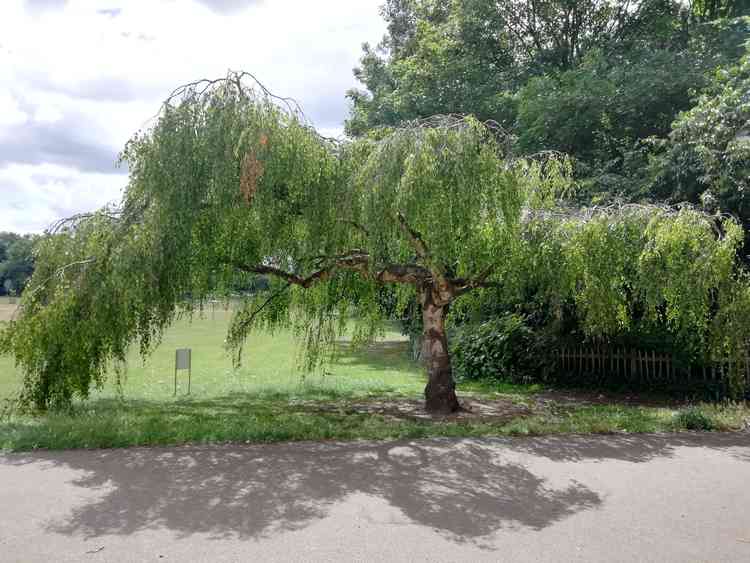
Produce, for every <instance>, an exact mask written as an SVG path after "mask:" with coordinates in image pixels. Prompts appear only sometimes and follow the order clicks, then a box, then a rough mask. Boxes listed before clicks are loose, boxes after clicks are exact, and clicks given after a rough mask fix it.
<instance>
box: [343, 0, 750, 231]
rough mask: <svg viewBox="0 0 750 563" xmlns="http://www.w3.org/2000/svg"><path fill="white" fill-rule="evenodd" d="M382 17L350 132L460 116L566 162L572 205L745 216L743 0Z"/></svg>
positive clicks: (434, 5)
mask: <svg viewBox="0 0 750 563" xmlns="http://www.w3.org/2000/svg"><path fill="white" fill-rule="evenodd" d="M382 14H383V17H384V18H385V20H386V21H387V22H388V32H387V34H386V36H385V37H384V38H383V40H382V42H381V43H380V44H379V45H378V46H377V47H372V46H370V45H368V44H365V45H364V47H363V48H364V52H363V56H362V59H361V63H360V66H359V67H358V68H357V69H355V71H354V72H355V76H356V77H357V78H358V79H359V81H360V82H361V83H362V85H363V88H362V89H355V90H351V91H349V92H348V94H347V95H348V97H349V99H350V100H351V103H352V106H351V114H350V116H349V119H348V120H347V122H346V130H347V132H348V133H349V134H350V135H353V136H362V135H366V134H368V132H371V131H373V130H374V129H377V128H381V127H392V126H395V125H396V124H398V123H400V122H402V121H404V120H410V119H416V118H423V117H427V116H430V115H434V114H445V113H461V114H473V115H475V116H477V117H478V118H479V119H480V120H493V121H496V122H498V123H499V124H500V125H501V126H502V127H503V128H504V129H505V130H506V131H507V133H508V137H509V140H510V142H511V143H512V146H513V149H514V151H515V152H517V153H519V154H522V155H529V154H533V153H537V152H539V151H560V152H564V153H566V154H569V155H571V156H572V157H574V158H575V163H576V166H575V175H576V178H577V180H578V183H579V186H580V189H579V198H580V200H581V202H582V203H593V204H600V203H602V202H605V201H607V200H611V199H614V198H621V199H625V200H628V201H643V200H648V201H667V202H673V203H675V202H682V201H689V202H692V203H696V204H700V203H701V202H702V201H703V200H708V201H710V202H711V203H712V204H713V205H716V206H719V207H721V208H722V209H723V210H726V211H729V212H732V213H735V214H736V215H738V216H739V217H740V218H741V219H742V220H743V222H744V223H745V224H746V225H747V222H748V219H749V218H750V208H748V207H747V202H746V198H745V195H744V190H743V189H742V188H743V187H744V184H743V183H742V179H743V178H745V177H746V176H747V174H746V172H747V168H746V164H747V158H746V156H747V155H746V153H743V154H737V152H738V151H737V150H736V147H734V148H733V147H732V143H731V141H732V140H733V138H734V136H735V135H736V134H737V133H738V132H739V130H740V129H741V128H742V126H743V124H744V125H746V124H747V120H748V117H750V116H749V115H748V108H747V94H746V92H747V89H748V88H747V87H748V85H750V81H749V80H748V63H747V58H746V52H747V48H746V44H747V43H746V42H747V40H748V38H749V37H750V20H748V19H747V18H745V17H743V16H746V15H748V14H750V2H748V1H747V0H717V1H691V2H677V1H673V0H583V1H577V0H576V1H574V0H511V1H505V2H497V1H495V0H451V1H447V2H446V1H440V2H438V1H435V0H387V1H386V3H385V4H384V6H383V8H382ZM743 57H744V58H743ZM709 113H710V114H711V117H710V119H709V117H708V114H709ZM730 121H731V123H730ZM717 135H718V137H719V138H717ZM732 150H735V154H733V155H731V156H727V157H726V158H723V157H722V156H721V155H724V154H725V153H727V152H732ZM727 160H729V161H731V162H732V166H731V168H732V170H731V171H729V172H727V171H726V170H722V168H725V165H726V162H727ZM720 170H721V171H720ZM727 174H731V176H732V177H731V178H729V179H727V177H726V176H727ZM720 176H721V177H720ZM736 179H740V185H739V188H738V187H737V185H736V183H735V180H736ZM729 186H731V187H729Z"/></svg>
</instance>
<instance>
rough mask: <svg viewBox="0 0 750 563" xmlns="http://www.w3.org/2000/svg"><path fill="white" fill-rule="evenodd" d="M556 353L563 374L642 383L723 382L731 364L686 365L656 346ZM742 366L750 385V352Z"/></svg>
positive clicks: (581, 348) (586, 348)
mask: <svg viewBox="0 0 750 563" xmlns="http://www.w3.org/2000/svg"><path fill="white" fill-rule="evenodd" d="M553 357H554V359H555V362H556V367H557V370H558V371H559V372H562V374H563V375H564V376H567V377H570V376H595V377H596V378H597V379H616V380H619V381H623V380H624V381H630V382H637V383H641V384H646V385H648V384H680V383H683V382H686V381H696V382H700V381H703V382H722V381H725V380H726V376H727V374H728V373H729V372H730V368H731V367H733V366H732V365H730V364H729V363H728V362H723V363H721V362H716V363H712V364H710V365H690V366H685V365H684V364H681V363H679V362H677V361H675V359H674V358H673V357H672V356H671V355H669V354H664V353H658V352H655V351H653V350H651V351H646V350H638V349H633V348H610V347H605V346H577V347H563V348H559V349H557V350H556V351H555V352H554V354H553ZM739 367H740V369H741V370H742V371H743V373H744V374H745V382H746V386H750V356H748V355H747V354H746V355H745V358H744V361H742V362H741V364H740V366H739Z"/></svg>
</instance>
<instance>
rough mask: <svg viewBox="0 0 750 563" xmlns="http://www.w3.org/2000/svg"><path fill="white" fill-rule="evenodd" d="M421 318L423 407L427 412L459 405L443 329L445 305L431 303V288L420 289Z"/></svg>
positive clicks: (440, 410) (437, 411) (445, 411)
mask: <svg viewBox="0 0 750 563" xmlns="http://www.w3.org/2000/svg"><path fill="white" fill-rule="evenodd" d="M422 320H423V323H424V343H423V348H422V350H423V353H424V358H423V361H424V362H425V365H426V366H427V378H428V379H427V387H425V390H424V396H425V408H426V409H427V411H428V412H434V413H444V414H448V413H452V412H455V411H457V410H459V409H460V408H461V407H460V405H459V404H458V399H457V398H456V384H455V382H454V381H453V370H452V369H451V358H450V355H449V353H448V337H447V335H446V333H445V308H444V306H437V305H435V303H434V301H433V298H432V291H430V290H426V291H423V293H422Z"/></svg>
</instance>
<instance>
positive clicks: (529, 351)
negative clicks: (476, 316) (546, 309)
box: [451, 314, 549, 383]
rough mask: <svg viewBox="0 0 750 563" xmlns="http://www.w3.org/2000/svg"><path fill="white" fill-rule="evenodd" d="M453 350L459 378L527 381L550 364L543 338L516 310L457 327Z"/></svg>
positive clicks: (453, 338)
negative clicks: (515, 312)
mask: <svg viewBox="0 0 750 563" xmlns="http://www.w3.org/2000/svg"><path fill="white" fill-rule="evenodd" d="M451 353H452V362H453V369H454V373H455V375H456V377H457V378H458V379H492V380H497V381H500V380H502V381H512V382H523V383H527V382H529V381H531V380H533V379H538V378H543V377H544V375H545V374H546V372H547V367H548V365H549V359H548V357H547V355H546V353H545V350H544V345H543V339H542V338H540V337H539V336H538V335H537V334H535V332H534V331H533V330H532V328H531V327H529V326H528V324H527V322H526V319H525V317H523V316H521V315H517V314H506V315H502V316H499V317H495V318H492V319H490V320H487V321H484V322H481V323H467V324H464V325H461V326H459V327H457V328H456V329H454V331H453V334H452V335H451Z"/></svg>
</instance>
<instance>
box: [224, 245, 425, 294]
mask: <svg viewBox="0 0 750 563" xmlns="http://www.w3.org/2000/svg"><path fill="white" fill-rule="evenodd" d="M327 261H329V264H328V265H327V266H324V267H322V268H320V269H318V270H316V271H314V272H312V273H310V274H308V275H307V276H302V275H299V274H295V273H293V272H287V271H286V270H283V269H281V268H277V267H276V266H270V265H267V264H254V265H248V264H243V263H241V262H238V261H232V262H230V263H229V264H230V265H231V266H233V267H235V268H237V269H238V270H241V271H243V272H248V273H252V274H260V275H268V276H274V277H277V278H281V279H283V280H285V281H287V282H288V283H289V284H292V285H298V286H300V287H302V288H305V289H307V288H309V287H311V286H313V285H314V284H316V283H317V282H320V281H325V280H327V279H329V278H330V277H331V276H332V275H333V273H334V272H335V271H336V270H355V271H358V272H359V273H360V274H361V275H362V277H363V278H366V279H373V280H375V281H376V282H378V283H409V284H416V283H423V282H424V281H425V280H429V279H431V277H432V276H431V273H430V271H429V270H427V269H426V268H423V267H421V266H418V265H416V264H385V265H382V266H378V267H377V268H375V271H374V272H372V271H371V270H370V256H369V254H366V253H361V252H356V253H351V254H345V255H340V256H334V257H331V258H329V259H327Z"/></svg>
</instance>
